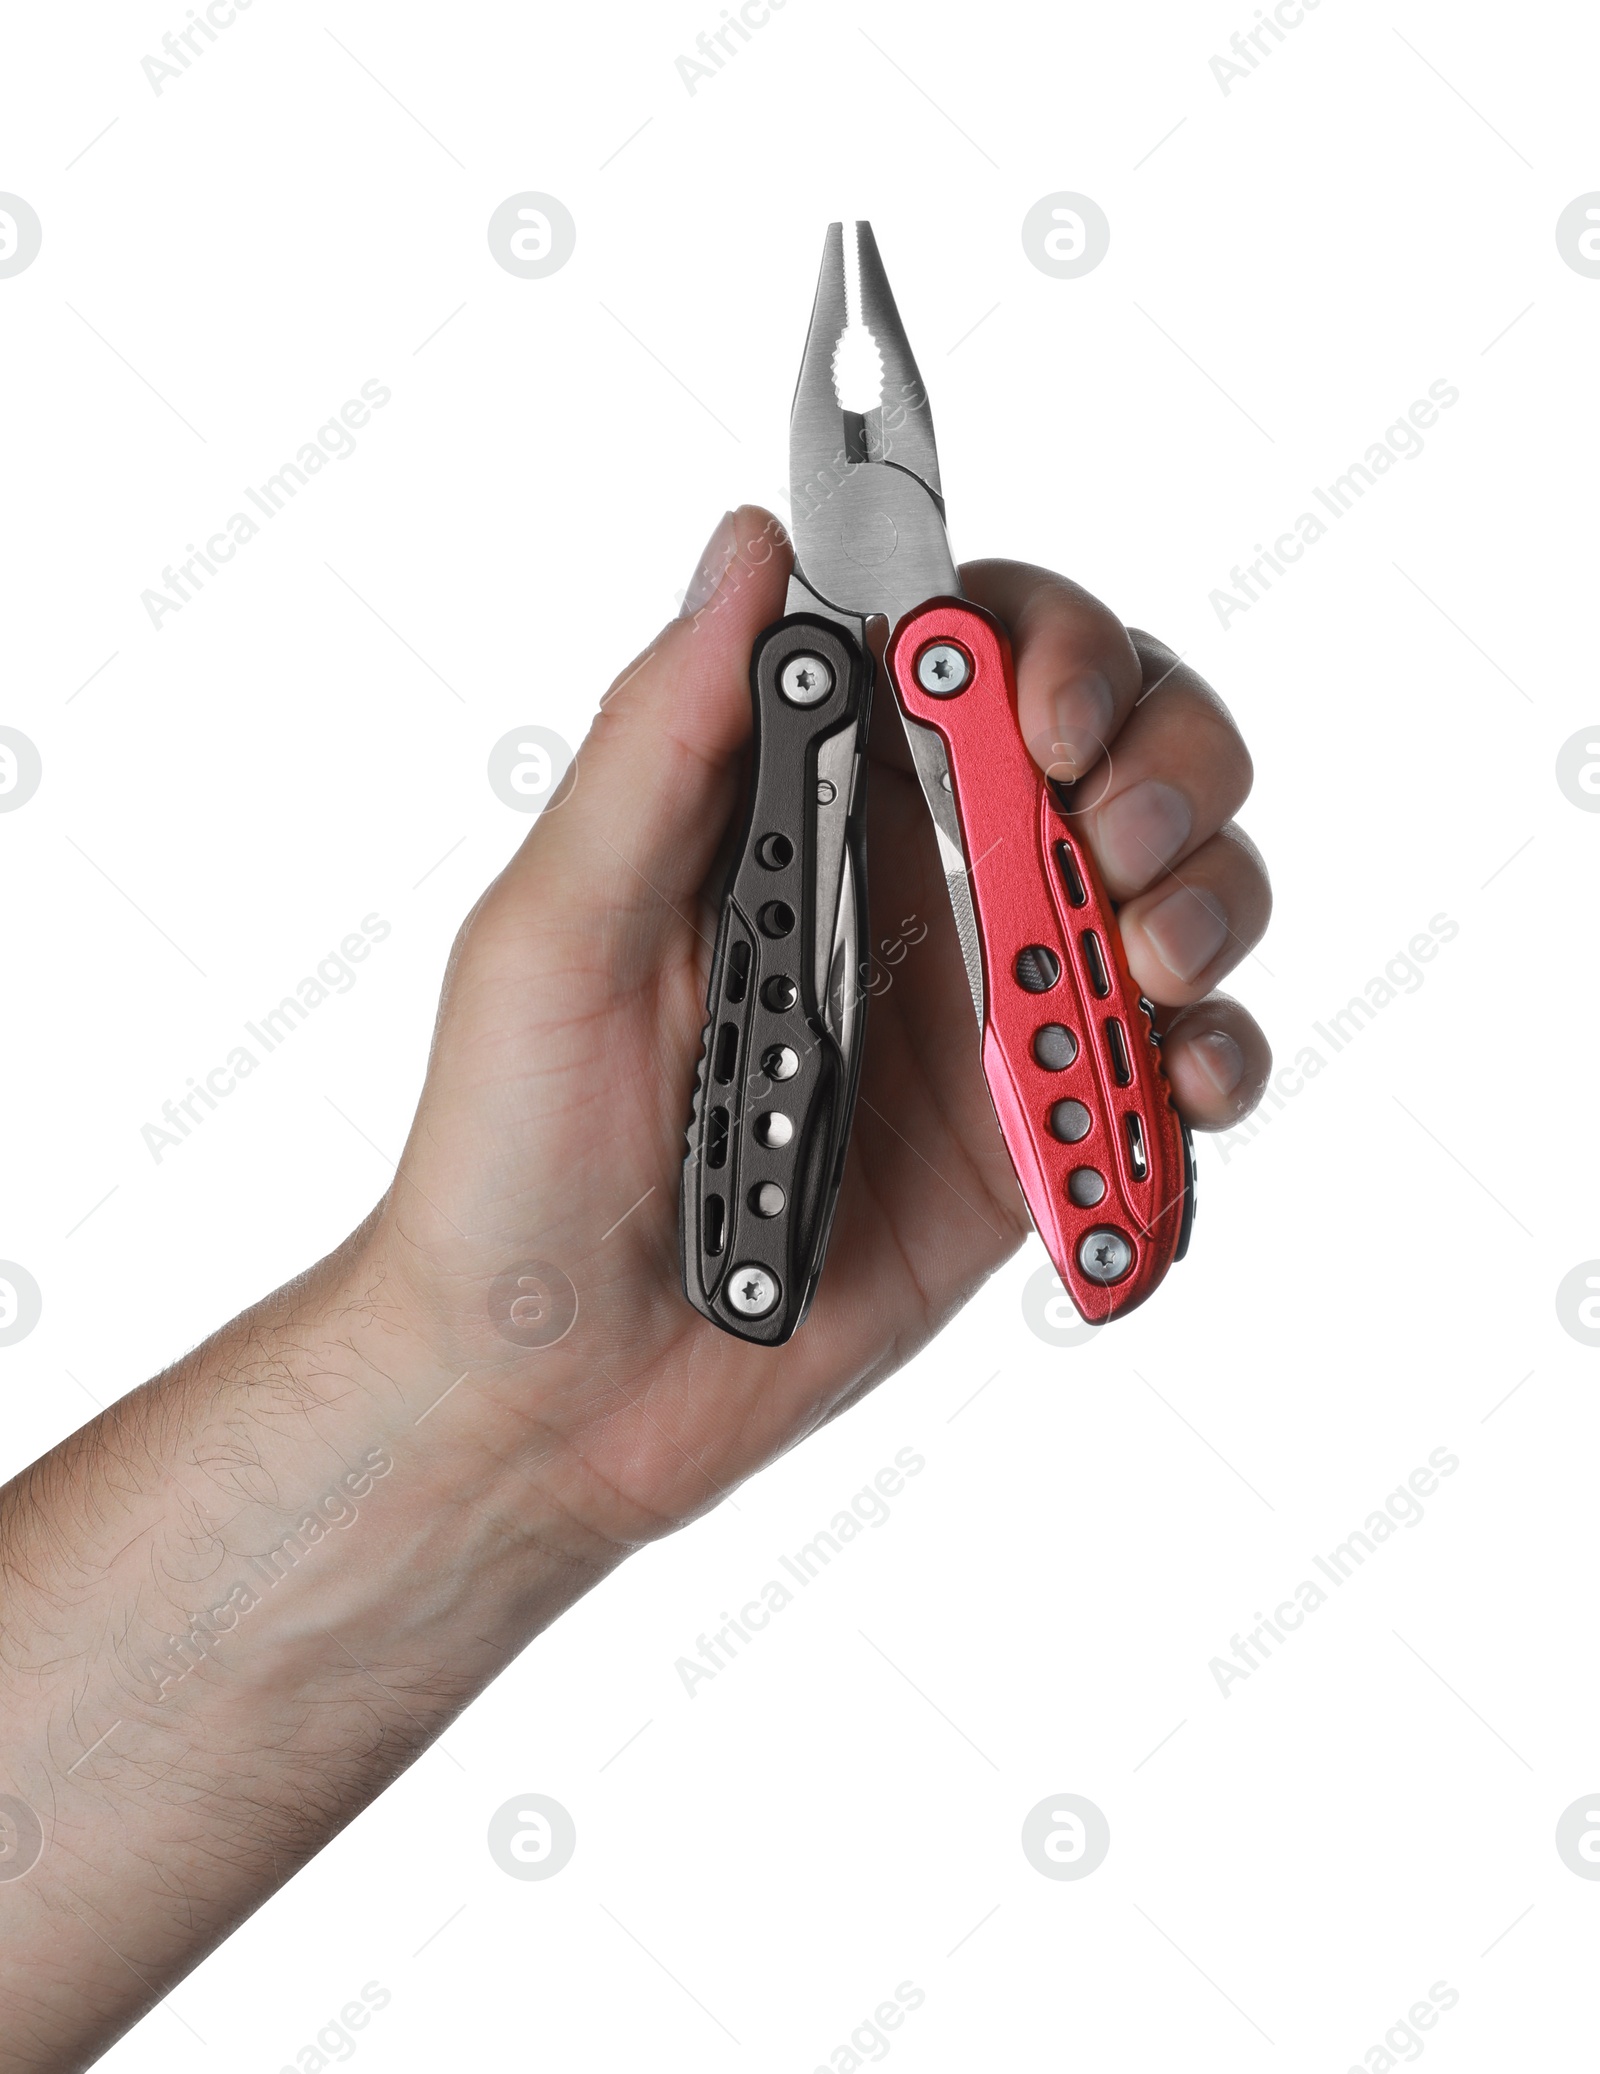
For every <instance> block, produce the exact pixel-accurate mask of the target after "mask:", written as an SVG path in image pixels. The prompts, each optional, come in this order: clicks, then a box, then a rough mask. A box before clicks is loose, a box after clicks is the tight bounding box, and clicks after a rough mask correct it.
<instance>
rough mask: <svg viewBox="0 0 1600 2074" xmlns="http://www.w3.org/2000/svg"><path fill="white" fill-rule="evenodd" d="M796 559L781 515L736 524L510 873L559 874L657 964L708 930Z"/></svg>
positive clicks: (569, 890) (593, 931) (613, 937)
mask: <svg viewBox="0 0 1600 2074" xmlns="http://www.w3.org/2000/svg"><path fill="white" fill-rule="evenodd" d="M791 561H792V556H791V554H790V549H789V541H788V535H787V534H786V533H785V532H784V530H783V527H782V525H781V524H780V523H779V521H778V520H777V519H776V518H774V517H773V515H772V513H771V512H769V511H764V510H762V509H761V507H760V506H759V505H753V504H746V505H741V506H740V508H739V509H738V510H737V511H730V512H728V513H727V514H726V515H725V516H724V517H723V519H722V522H721V523H720V525H718V527H717V528H716V531H715V532H714V533H713V534H712V536H711V538H710V540H709V541H708V542H707V544H706V548H705V552H704V553H703V554H702V555H701V557H700V560H699V562H698V564H697V565H696V568H695V572H694V576H693V579H692V581H691V583H690V585H689V588H688V590H687V591H686V592H685V594H684V602H683V609H682V611H681V613H680V614H679V616H678V617H677V618H676V619H675V620H672V621H670V622H669V623H668V625H667V626H665V627H664V628H663V629H662V630H661V632H660V633H659V634H658V635H657V636H656V638H655V640H654V641H652V642H651V644H650V646H649V647H648V648H647V649H646V650H645V651H644V653H643V655H642V656H640V657H638V658H637V659H636V660H635V661H634V662H633V663H631V664H630V665H629V666H628V668H627V669H626V670H624V671H623V673H622V675H621V676H620V677H619V678H618V679H617V680H616V682H615V683H614V684H613V685H612V687H611V689H610V690H609V691H608V692H607V693H606V694H605V696H604V698H603V699H602V700H601V701H600V711H599V713H598V714H597V715H596V716H595V719H594V723H593V725H592V726H591V727H590V729H589V733H588V735H587V737H586V738H585V740H584V742H583V746H582V747H581V748H580V749H579V751H578V755H577V759H576V764H575V769H574V774H573V776H572V778H571V779H569V781H568V783H569V784H570V785H571V787H572V789H571V791H570V793H569V795H568V796H567V798H566V799H565V801H564V802H563V804H562V805H561V806H560V808H559V809H558V811H556V812H555V813H553V814H552V813H551V812H550V810H549V809H548V808H547V809H546V811H545V814H544V815H543V816H541V818H540V820H539V822H538V823H537V824H536V825H535V827H534V828H533V829H532V830H531V831H530V832H529V835H528V839H527V841H526V842H525V843H524V844H523V847H522V850H521V851H520V852H519V853H518V855H517V857H516V859H515V860H514V861H513V863H512V866H511V867H510V871H509V872H508V874H507V876H508V877H509V878H516V877H517V876H519V875H520V874H521V873H522V871H523V870H524V869H529V870H531V869H534V868H537V869H538V871H539V872H540V873H541V875H543V874H545V873H554V874H556V875H558V877H559V881H560V883H561V885H562V888H563V891H564V893H565V895H566V903H565V904H566V909H567V913H568V914H569V915H570V916H572V917H573V918H574V919H578V918H580V917H581V920H582V925H583V927H584V929H585V930H586V932H587V933H589V934H590V935H591V936H595V935H598V936H599V937H601V938H602V939H605V940H608V941H609V942H610V943H611V944H612V945H613V946H616V945H618V943H619V939H620V940H621V941H625V942H626V944H627V947H628V950H629V952H630V954H631V957H633V958H637V957H640V956H641V955H642V956H643V957H644V959H645V960H646V961H647V962H648V961H649V960H650V958H651V956H652V955H653V953H654V951H655V950H656V949H657V947H658V945H659V941H660V937H661V935H662V933H663V932H667V931H671V930H674V929H676V927H677V926H678V922H680V921H688V922H689V923H690V925H691V926H696V927H697V926H698V924H697V923H696V921H695V908H696V905H697V903H698V899H699V894H700V888H701V886H702V885H703V884H704V881H705V877H706V873H707V872H708V870H709V869H710V867H711V862H712V859H713V858H714V857H715V855H716V852H717V847H718V845H719V843H720V842H721V840H722V837H723V834H724V831H725V830H726V827H727V823H728V818H729V816H730V814H731V813H732V812H733V810H734V806H735V804H736V795H737V790H738V776H739V756H740V752H741V751H742V750H743V749H744V747H745V745H746V743H747V742H748V741H749V739H750V650H751V648H752V646H753V645H754V642H755V640H756V637H757V636H758V635H759V634H760V633H761V631H762V629H763V628H764V627H767V626H769V625H770V624H771V623H772V622H773V621H774V620H775V619H779V618H781V617H782V615H783V600H784V591H785V587H786V585H787V583H788V580H789V569H790V565H791ZM675 918H676V919H675Z"/></svg>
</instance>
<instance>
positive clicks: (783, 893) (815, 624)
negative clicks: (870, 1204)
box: [679, 614, 872, 1346]
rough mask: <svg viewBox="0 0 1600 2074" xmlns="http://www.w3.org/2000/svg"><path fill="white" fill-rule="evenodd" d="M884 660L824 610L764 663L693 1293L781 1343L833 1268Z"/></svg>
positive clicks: (706, 1080)
mask: <svg viewBox="0 0 1600 2074" xmlns="http://www.w3.org/2000/svg"><path fill="white" fill-rule="evenodd" d="M871 689H872V664H871V660H870V658H869V657H868V656H867V655H866V654H865V653H864V652H863V651H862V649H861V648H860V647H859V646H858V645H857V644H856V642H855V641H854V640H852V638H851V637H850V636H849V635H848V634H847V633H845V631H844V630H843V629H842V628H841V627H839V626H836V625H834V624H833V623H831V622H830V621H828V620H824V619H820V618H814V617H812V616H811V615H809V614H791V615H790V616H789V617H787V618H785V619H782V620H779V621H778V622H777V623H776V625H774V626H770V627H768V628H767V630H766V632H765V633H764V634H762V635H761V637H760V639H759V640H758V641H757V642H756V645H755V648H754V651H753V653H752V655H751V659H750V695H751V700H752V703H753V706H754V712H755V746H754V755H753V759H752V768H751V781H750V793H749V801H748V806H747V810H746V814H745V822H744V828H743V831H742V834H741V837H740V841H739V845H738V848H737V850H736V851H735V853H734V863H733V867H732V869H731V871H730V872H729V874H728V883H727V886H726V889H725V891H724V893H723V900H722V918H721V922H720V924H719V926H718V929H717V942H716V949H715V953H714V955H713V958H712V965H711V985H710V990H709V993H708V995H707V999H706V1010H707V1015H708V1017H709V1020H708V1021H707V1023H706V1027H705V1035H704V1043H703V1047H702V1052H701V1059H700V1070H699V1073H698V1075H697V1076H696V1080H695V1091H694V1106H693V1111H692V1114H691V1116H690V1119H689V1133H688V1143H689V1150H688V1157H687V1158H686V1159H685V1161H684V1165H683V1185H682V1192H681V1197H680V1206H679V1233H680V1239H681V1246H682V1254H683V1286H684V1290H685V1293H686V1294H687V1296H688V1298H689V1301H690V1302H691V1303H692V1304H693V1305H694V1306H695V1308H696V1310H698V1311H700V1312H701V1313H702V1314H703V1315H704V1316H705V1317H707V1318H709V1319H710V1320H711V1321H712V1323H713V1324H714V1325H719V1326H721V1328H722V1329H723V1331H725V1332H730V1333H733V1334H734V1335H735V1336H736V1337H737V1338H739V1339H744V1340H749V1341H752V1342H754V1343H755V1344H757V1345H761V1346H779V1345H781V1344H782V1343H783V1341H785V1340H786V1339H788V1337H789V1336H790V1334H791V1333H792V1332H793V1331H794V1330H795V1328H796V1327H797V1326H798V1325H799V1323H800V1321H801V1319H802V1318H803V1317H804V1316H805V1313H806V1308H807V1306H808V1305H809V1303H810V1301H811V1296H812V1292H813V1290H814V1289H815V1288H816V1284H817V1277H818V1276H819V1275H820V1274H821V1272H822V1261H823V1256H824V1254H825V1253H826V1251H827V1244H828V1232H829V1229H830V1227H831V1225H832V1222H833V1209H834V1203H835V1201H836V1199H837V1196H838V1192H839V1180H840V1176H841V1174H842V1172H843V1168H844V1157H845V1151H846V1148H847V1146H848V1143H849V1136H850V1119H851V1115H852V1112H853V1110H854V1108H855V1094H856V1082H857V1079H858V1077H859V1074H860V1066H861V1040H862V1034H863V1031H864V1028H865V1023H866V996H865V993H864V992H863V989H862V985H861V979H862V972H861V963H862V960H863V959H864V958H865V957H866V955H867V948H868V943H869V938H868V924H867V886H866V859H865V843H864V840H863V834H864V810H865V790H866V787H865V749H866V731H867V720H868V715H869V710H870V704H871Z"/></svg>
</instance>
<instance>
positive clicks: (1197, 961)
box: [1144, 886, 1232, 1043]
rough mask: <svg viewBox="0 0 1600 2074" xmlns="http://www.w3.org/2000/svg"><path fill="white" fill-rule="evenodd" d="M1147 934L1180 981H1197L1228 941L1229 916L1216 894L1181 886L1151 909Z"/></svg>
mask: <svg viewBox="0 0 1600 2074" xmlns="http://www.w3.org/2000/svg"><path fill="white" fill-rule="evenodd" d="M1144 933H1145V935H1146V936H1148V937H1149V939H1150V941H1151V942H1152V943H1153V944H1154V945H1155V947H1156V955H1157V956H1158V957H1159V958H1160V960H1161V962H1162V964H1163V965H1165V966H1166V968H1167V970H1168V971H1169V972H1170V973H1172V974H1173V975H1174V976H1175V977H1176V978H1178V979H1185V980H1188V979H1198V978H1199V977H1200V975H1201V973H1202V972H1204V971H1205V969H1206V967H1207V966H1208V965H1209V964H1210V963H1211V961H1212V959H1213V958H1214V957H1215V956H1216V955H1217V953H1218V951H1220V950H1221V948H1222V946H1223V944H1224V942H1225V941H1226V940H1227V935H1228V917H1227V915H1226V913H1225V912H1224V910H1223V906H1222V902H1221V901H1220V900H1218V899H1217V898H1216V897H1215V896H1214V895H1213V894H1210V893H1196V892H1195V891H1193V890H1192V888H1190V887H1188V886H1180V887H1179V888H1178V890H1177V892H1176V893H1169V894H1168V895H1167V897H1166V899H1165V900H1162V901H1158V902H1157V904H1156V905H1155V906H1154V907H1153V908H1151V910H1150V912H1149V913H1148V914H1147V915H1146V916H1145V918H1144ZM1229 1042H1230V1043H1231V1042H1232V1039H1231V1038H1230V1039H1229Z"/></svg>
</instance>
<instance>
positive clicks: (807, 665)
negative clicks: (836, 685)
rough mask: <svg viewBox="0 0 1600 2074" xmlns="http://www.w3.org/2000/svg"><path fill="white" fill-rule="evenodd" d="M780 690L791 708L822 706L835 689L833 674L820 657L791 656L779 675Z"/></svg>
mask: <svg viewBox="0 0 1600 2074" xmlns="http://www.w3.org/2000/svg"><path fill="white" fill-rule="evenodd" d="M778 689H779V690H780V691H781V692H782V693H783V695H784V697H785V698H786V699H787V700H788V701H789V703H790V705H791V706H820V705H821V704H822V701H823V700H824V699H825V698H826V697H827V696H828V693H829V692H830V691H832V689H833V672H832V670H830V669H829V668H828V665H827V664H826V663H825V662H824V661H823V660H822V657H821V656H820V655H791V656H790V658H789V660H788V661H787V662H786V663H785V664H784V666H783V668H782V670H781V671H780V672H779V673H778Z"/></svg>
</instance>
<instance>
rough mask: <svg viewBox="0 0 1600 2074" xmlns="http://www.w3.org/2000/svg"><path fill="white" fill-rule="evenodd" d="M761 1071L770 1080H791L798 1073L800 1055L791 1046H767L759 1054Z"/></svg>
mask: <svg viewBox="0 0 1600 2074" xmlns="http://www.w3.org/2000/svg"><path fill="white" fill-rule="evenodd" d="M761 1070H762V1072H763V1073H765V1074H766V1075H767V1076H768V1078H769V1079H772V1080H793V1078H794V1076H795V1075H796V1074H797V1073H798V1072H799V1071H800V1054H799V1052H797V1051H796V1050H795V1049H794V1047H793V1046H792V1045H788V1044H769V1045H768V1046H767V1048H766V1050H765V1051H764V1052H763V1053H762V1054H761Z"/></svg>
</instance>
